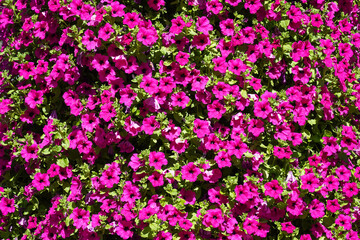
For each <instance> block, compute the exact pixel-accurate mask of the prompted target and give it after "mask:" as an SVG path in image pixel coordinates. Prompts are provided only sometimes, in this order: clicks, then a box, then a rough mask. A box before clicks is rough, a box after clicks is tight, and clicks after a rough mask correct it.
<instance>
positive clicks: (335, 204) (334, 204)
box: [326, 199, 340, 213]
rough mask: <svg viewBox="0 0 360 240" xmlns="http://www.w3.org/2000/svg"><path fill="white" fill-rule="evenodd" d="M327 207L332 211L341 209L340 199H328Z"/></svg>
mask: <svg viewBox="0 0 360 240" xmlns="http://www.w3.org/2000/svg"><path fill="white" fill-rule="evenodd" d="M326 209H327V210H328V211H330V212H332V213H335V212H336V211H337V210H339V209H340V205H339V202H338V200H337V199H333V200H327V202H326Z"/></svg>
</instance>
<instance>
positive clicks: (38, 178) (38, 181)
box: [32, 172, 50, 191]
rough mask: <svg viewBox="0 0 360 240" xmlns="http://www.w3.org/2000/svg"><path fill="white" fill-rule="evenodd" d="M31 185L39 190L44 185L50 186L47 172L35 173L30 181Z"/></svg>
mask: <svg viewBox="0 0 360 240" xmlns="http://www.w3.org/2000/svg"><path fill="white" fill-rule="evenodd" d="M32 185H33V186H34V187H35V188H36V190H38V191H41V190H43V189H44V188H45V187H48V186H50V181H49V175H48V174H47V173H40V172H38V173H36V174H35V175H34V180H33V181H32Z"/></svg>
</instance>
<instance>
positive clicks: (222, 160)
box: [214, 151, 231, 168]
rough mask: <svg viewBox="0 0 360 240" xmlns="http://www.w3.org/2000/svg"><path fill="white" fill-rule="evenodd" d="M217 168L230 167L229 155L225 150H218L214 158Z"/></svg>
mask: <svg viewBox="0 0 360 240" xmlns="http://www.w3.org/2000/svg"><path fill="white" fill-rule="evenodd" d="M214 160H215V162H216V163H217V165H218V167H219V168H224V167H231V157H230V155H229V154H228V153H227V152H225V151H220V152H218V154H217V155H216V156H215V158H214Z"/></svg>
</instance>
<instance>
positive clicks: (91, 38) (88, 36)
mask: <svg viewBox="0 0 360 240" xmlns="http://www.w3.org/2000/svg"><path fill="white" fill-rule="evenodd" d="M81 41H82V43H83V44H84V45H85V46H86V48H87V50H89V51H91V50H95V49H97V48H98V47H100V45H101V40H99V39H98V38H97V37H95V35H94V32H93V31H91V30H89V29H86V31H85V32H84V36H83V37H82V40H81Z"/></svg>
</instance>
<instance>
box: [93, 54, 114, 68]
mask: <svg viewBox="0 0 360 240" xmlns="http://www.w3.org/2000/svg"><path fill="white" fill-rule="evenodd" d="M91 63H92V67H93V68H95V69H96V70H97V71H98V72H100V71H102V70H106V69H108V68H109V67H110V63H109V57H108V56H106V55H102V54H98V53H97V54H95V56H94V59H93V60H92V62H91Z"/></svg>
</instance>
